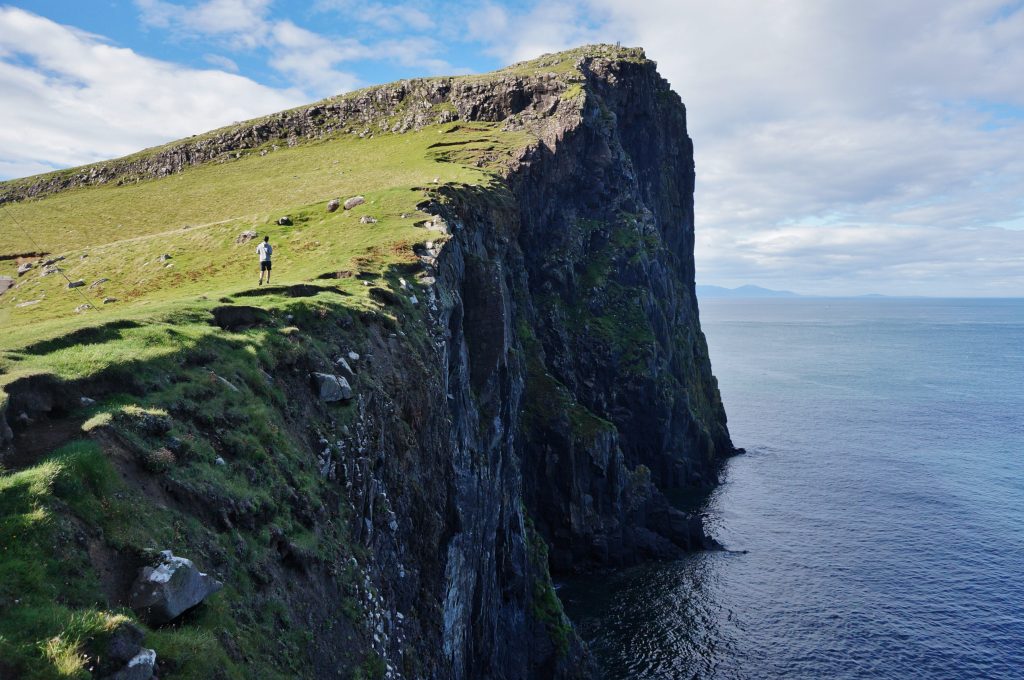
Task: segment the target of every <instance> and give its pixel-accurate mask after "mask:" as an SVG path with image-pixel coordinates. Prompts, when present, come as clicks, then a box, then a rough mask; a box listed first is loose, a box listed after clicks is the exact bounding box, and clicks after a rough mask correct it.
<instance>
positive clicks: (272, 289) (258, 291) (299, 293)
mask: <svg viewBox="0 0 1024 680" xmlns="http://www.w3.org/2000/svg"><path fill="white" fill-rule="evenodd" d="M320 293H333V294H334V295H348V293H346V292H345V291H342V290H338V289H337V288H330V287H323V286H312V285H310V284H308V283H298V284H295V285H293V286H264V287H262V288H252V289H250V290H243V291H242V292H240V293H235V295H234V296H235V297H262V296H264V295H284V296H285V297H293V298H297V297H313V296H314V295H319V294H320Z"/></svg>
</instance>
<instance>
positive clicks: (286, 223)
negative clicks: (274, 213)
mask: <svg viewBox="0 0 1024 680" xmlns="http://www.w3.org/2000/svg"><path fill="white" fill-rule="evenodd" d="M277 224H279V225H281V226H282V227H290V226H291V225H292V218H291V215H285V216H284V217H278V218H277Z"/></svg>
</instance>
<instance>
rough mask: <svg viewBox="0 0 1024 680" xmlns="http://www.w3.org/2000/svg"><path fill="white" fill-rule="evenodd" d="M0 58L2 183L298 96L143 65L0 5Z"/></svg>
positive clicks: (218, 75) (148, 62)
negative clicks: (1, 57)
mask: <svg viewBox="0 0 1024 680" xmlns="http://www.w3.org/2000/svg"><path fill="white" fill-rule="evenodd" d="M0 55H2V56H3V60H0V91H2V92H3V93H4V96H3V97H2V98H0V119H3V120H4V122H5V124H4V125H3V126H2V127H0V159H3V160H2V161H0V172H2V173H3V174H4V175H6V176H8V177H11V176H22V175H26V174H31V173H35V172H40V171H45V170H50V169H53V167H55V166H68V165H79V164H83V163H89V162H93V161H97V160H101V159H104V158H110V157H112V156H115V155H122V154H127V153H130V152H133V151H136V150H138V149H139V148H142V147H146V146H152V145H155V144H161V143H164V142H166V141H169V140H172V139H176V138H180V137H186V136H188V135H190V134H195V133H199V132H203V131H206V130H209V129H212V128H215V127H218V126H220V125H225V124H227V123H230V122H232V121H235V120H243V119H246V118H251V117H253V116H255V115H260V114H264V113H271V112H273V111H277V110H280V109H283V108H287V107H288V106H294V105H295V104H297V103H299V102H301V101H302V95H301V94H300V93H298V92H297V91H294V90H289V91H279V90H273V89H270V88H267V87H264V86H262V85H259V84H257V83H255V82H253V81H251V80H249V79H247V78H243V77H241V76H238V75H233V74H229V73H224V72H223V71H216V70H197V69H190V68H183V67H181V66H178V65H175V64H170V63H167V62H163V61H159V60H155V59H148V58H146V57H143V56H140V55H138V54H136V53H135V52H133V51H132V50H129V49H125V48H121V47H116V46H113V45H110V44H108V43H106V42H104V41H103V40H102V39H101V38H98V37H97V36H94V35H90V34H87V33H84V32H81V31H77V30H75V29H72V28H69V27H66V26H61V25H59V24H56V23H54V22H52V21H50V20H48V19H44V18H42V17H39V16H36V15H34V14H30V13H28V12H25V11H22V10H19V9H15V8H9V7H8V8H0ZM13 57H17V60H15V59H13Z"/></svg>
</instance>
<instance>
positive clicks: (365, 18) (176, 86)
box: [0, 0, 1024, 295]
mask: <svg viewBox="0 0 1024 680" xmlns="http://www.w3.org/2000/svg"><path fill="white" fill-rule="evenodd" d="M136 8H137V10H138V21H140V25H141V26H143V27H144V28H145V29H146V30H147V31H148V34H147V35H149V36H156V37H158V38H159V37H161V36H162V37H163V38H164V39H166V40H167V41H169V42H173V43H176V44H180V45H182V46H183V49H195V48H198V50H197V52H198V54H202V55H204V57H203V58H204V59H205V63H207V64H209V65H210V68H209V69H202V68H196V67H186V66H181V65H179V64H174V63H170V62H166V61H158V60H154V59H151V58H148V57H145V56H143V55H142V54H140V53H139V52H138V51H133V50H132V49H130V48H126V47H118V46H114V45H111V44H109V43H108V42H107V41H106V40H104V39H103V38H102V37H100V36H95V35H90V34H86V33H83V32H81V31H78V30H76V29H74V28H71V27H67V26H61V25H59V24H57V23H54V22H52V21H50V20H48V19H44V18H42V17H39V16H37V15H34V14H31V13H28V12H25V11H22V10H17V9H14V8H10V7H8V8H2V9H0V88H3V91H4V92H5V96H4V98H3V99H2V100H0V112H2V113H3V115H4V120H5V121H10V124H8V125H6V126H4V128H3V129H2V130H0V176H16V175H22V174H28V173H30V172H38V171H42V170H46V169H49V168H51V167H56V166H64V165H73V164H78V163H83V162H88V161H91V160H96V159H97V158H101V157H109V156H113V155H118V154H122V153H127V152H130V151H133V150H135V149H137V148H139V147H141V146H146V145H149V144H155V143H158V142H162V141H166V140H167V139H170V138H174V137H180V136H184V135H187V134H191V133H194V132H199V131H202V130H205V129H208V128H212V127H215V126H217V125H221V124H224V123H227V122H230V121H232V120H236V119H244V118H248V117H251V116H253V115H257V114H260V113H266V112H269V111H272V110H278V109H281V108H285V107H287V106H291V105H295V104H297V103H299V102H302V101H308V100H311V99H314V98H316V97H319V96H323V95H327V94H333V93H336V92H340V91H343V90H346V89H349V88H352V87H355V86H357V85H362V84H366V83H367V82H372V80H371V79H372V78H373V77H374V76H375V74H376V72H375V71H374V70H373V68H376V67H377V66H379V65H380V64H388V65H389V68H392V69H398V72H399V73H401V74H404V75H407V76H416V75H428V74H431V73H439V72H452V71H459V70H462V69H457V68H455V67H453V66H452V64H456V63H459V64H462V63H467V61H468V62H469V63H470V65H471V66H472V67H473V68H474V69H475V70H487V69H488V68H492V67H494V66H497V65H500V64H502V63H507V62H511V61H517V60H521V59H527V58H532V57H535V56H538V55H539V54H541V53H543V52H551V51H556V50H559V49H563V48H567V47H572V46H575V45H578V44H581V43H586V42H595V41H603V42H615V41H621V42H622V43H623V44H629V45H642V46H644V47H645V48H646V49H647V53H648V56H650V57H651V58H653V59H655V60H657V61H658V63H659V70H660V71H661V73H662V74H663V75H664V76H665V77H666V78H668V79H669V81H670V82H671V83H672V85H673V87H674V88H675V89H676V90H677V91H678V92H679V93H680V95H681V96H682V98H683V100H684V101H685V102H686V104H687V107H688V117H689V124H690V131H691V136H692V137H693V139H694V143H695V147H696V162H697V177H698V185H697V194H696V201H697V230H698V246H697V266H698V279H699V280H700V281H701V282H702V283H716V284H720V285H740V284H744V283H757V284H760V285H765V286H771V287H781V288H790V289H795V290H798V291H801V292H806V293H827V294H857V293H863V292H869V291H875V292H883V293H897V294H898V293H905V294H934V295H950V294H978V295H1024V190H1022V187H1024V160H1022V154H1021V153H1020V152H1021V150H1022V149H1024V88H1022V87H1021V76H1020V74H1021V73H1024V3H1022V2H1020V1H1019V0H1013V1H1010V0H975V1H974V2H970V3H964V2H960V1H959V0H904V1H903V2H900V3H891V2H882V1H881V0H866V1H865V2H858V3H850V2H846V1H845V0H779V2H773V3H764V2H758V1H756V0H730V1H728V2H716V3H708V2H699V1H697V0H681V1H680V0H672V1H670V0H646V1H645V2H642V3H639V2H633V1H629V2H627V1H625V0H549V1H547V2H528V3H513V2H496V1H494V0H490V1H486V2H482V3H474V4H472V5H466V4H464V3H456V2H450V1H448V0H425V1H422V2H417V3H409V2H363V3H357V2H354V1H353V0H317V2H314V3H313V4H312V5H309V6H307V7H304V8H303V9H302V10H296V9H295V6H294V4H290V3H282V2H273V1H272V0H200V1H198V2H194V1H193V2H189V3H187V4H186V3H185V1H184V0H178V1H175V2H172V1H170V0H136ZM136 49H138V46H136ZM253 60H255V61H257V62H259V63H260V64H261V65H262V66H263V68H264V69H265V70H264V72H263V73H262V75H254V72H253V71H252V70H251V69H250V68H248V67H247V65H248V64H250V63H251V62H252V61H253ZM268 74H269V75H268ZM257 80H262V81H264V83H263V84H261V83H260V82H257Z"/></svg>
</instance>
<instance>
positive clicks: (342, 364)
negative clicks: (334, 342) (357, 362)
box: [334, 357, 355, 376]
mask: <svg viewBox="0 0 1024 680" xmlns="http://www.w3.org/2000/svg"><path fill="white" fill-rule="evenodd" d="M334 365H335V366H337V367H338V368H340V369H341V370H343V371H345V373H348V374H349V375H350V376H352V375H355V373H354V372H353V371H352V367H351V366H349V365H348V361H346V360H345V357H338V358H337V359H335V360H334Z"/></svg>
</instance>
